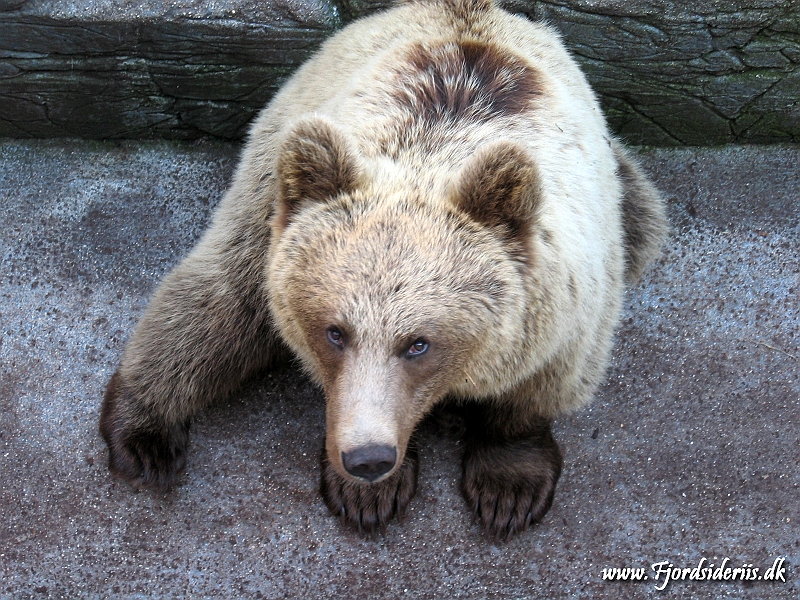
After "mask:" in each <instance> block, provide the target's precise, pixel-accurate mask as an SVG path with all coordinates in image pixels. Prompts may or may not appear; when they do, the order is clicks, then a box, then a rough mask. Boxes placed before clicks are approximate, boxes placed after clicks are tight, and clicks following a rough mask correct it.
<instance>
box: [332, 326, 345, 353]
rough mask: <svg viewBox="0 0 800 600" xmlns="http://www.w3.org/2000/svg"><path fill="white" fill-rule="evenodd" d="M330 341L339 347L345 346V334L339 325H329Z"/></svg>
mask: <svg viewBox="0 0 800 600" xmlns="http://www.w3.org/2000/svg"><path fill="white" fill-rule="evenodd" d="M328 341H329V342H330V343H331V344H333V345H334V346H336V347H337V348H344V334H343V333H342V332H341V330H339V328H337V327H333V326H331V327H328Z"/></svg>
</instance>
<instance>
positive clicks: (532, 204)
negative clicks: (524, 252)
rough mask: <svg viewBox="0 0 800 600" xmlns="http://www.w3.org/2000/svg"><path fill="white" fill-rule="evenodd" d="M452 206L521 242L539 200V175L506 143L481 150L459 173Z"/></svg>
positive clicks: (519, 151) (513, 145)
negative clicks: (500, 229)
mask: <svg viewBox="0 0 800 600" xmlns="http://www.w3.org/2000/svg"><path fill="white" fill-rule="evenodd" d="M454 191H455V198H454V203H455V205H456V206H457V207H458V208H460V209H461V210H463V211H464V212H466V213H467V214H468V215H469V216H470V217H472V218H473V219H474V220H475V221H477V222H478V223H482V224H484V225H487V226H489V227H499V228H502V229H503V230H504V231H505V233H506V235H507V237H508V238H509V239H511V240H515V241H524V239H525V238H527V236H528V235H529V234H530V229H531V226H532V225H533V223H534V221H535V220H536V212H537V209H538V206H539V199H540V197H541V191H540V180H539V172H538V170H537V169H536V165H535V164H534V163H533V161H532V160H531V158H530V156H529V155H528V153H527V152H526V151H525V150H524V149H523V148H522V146H520V145H518V144H516V143H514V142H509V141H501V142H496V143H493V144H491V145H489V146H487V147H485V148H483V149H481V150H480V151H479V152H478V153H477V154H476V155H475V156H474V157H473V158H471V159H470V160H469V162H468V163H467V165H466V166H465V167H464V169H463V171H462V172H461V176H460V180H459V182H458V183H457V185H456V187H455V190H454Z"/></svg>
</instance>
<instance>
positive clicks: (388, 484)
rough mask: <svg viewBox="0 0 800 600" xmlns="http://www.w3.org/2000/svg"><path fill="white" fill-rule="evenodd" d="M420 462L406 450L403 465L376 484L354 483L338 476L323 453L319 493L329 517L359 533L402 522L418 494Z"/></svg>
mask: <svg viewBox="0 0 800 600" xmlns="http://www.w3.org/2000/svg"><path fill="white" fill-rule="evenodd" d="M418 470H419V460H418V457H417V453H416V451H414V450H412V449H409V450H408V451H407V452H406V458H405V461H404V462H403V464H402V465H401V466H400V468H399V469H397V471H395V472H394V473H393V474H392V475H391V476H390V477H388V478H387V479H384V480H383V481H380V482H378V483H354V482H352V481H349V480H346V479H344V478H343V477H342V476H341V475H339V474H338V473H337V472H336V471H335V470H334V469H333V467H331V465H330V463H329V462H328V458H327V455H326V454H325V452H324V451H323V453H322V482H321V485H320V492H321V494H322V498H323V499H324V500H325V504H326V505H327V507H328V509H330V511H331V514H333V515H334V516H337V517H340V518H341V519H342V522H343V523H345V524H346V525H349V526H351V527H354V528H355V529H357V530H358V531H359V532H360V533H365V534H368V535H371V534H373V533H375V532H376V531H385V530H386V526H387V525H388V523H389V521H391V520H392V519H393V518H397V519H398V520H399V519H400V518H402V516H403V513H404V512H405V510H406V508H407V507H408V503H409V502H410V501H411V498H413V497H414V494H415V493H416V491H417V472H418Z"/></svg>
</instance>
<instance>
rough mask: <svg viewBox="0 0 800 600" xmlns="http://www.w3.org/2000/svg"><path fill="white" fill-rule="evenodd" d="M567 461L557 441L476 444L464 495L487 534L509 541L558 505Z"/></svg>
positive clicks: (468, 459) (469, 454)
mask: <svg viewBox="0 0 800 600" xmlns="http://www.w3.org/2000/svg"><path fill="white" fill-rule="evenodd" d="M561 464H562V457H561V451H560V450H559V448H558V444H556V442H555V441H554V440H552V438H550V440H549V441H548V443H547V445H545V446H542V445H537V444H535V443H534V442H532V441H531V440H517V441H513V442H502V443H498V444H489V443H485V442H478V443H472V444H471V445H468V446H467V449H466V452H465V454H464V463H463V474H462V479H461V493H462V494H463V495H464V498H465V499H466V501H467V504H468V506H469V507H470V509H471V510H472V512H473V513H474V514H475V517H476V518H477V520H478V522H479V523H480V525H481V527H482V528H483V530H484V532H485V533H486V534H487V535H488V536H489V537H491V538H493V539H495V540H508V539H510V538H511V537H512V536H513V535H515V534H516V533H519V532H521V531H524V530H526V529H527V528H528V527H529V526H530V525H531V524H532V523H536V522H537V521H540V520H541V519H542V517H544V515H545V513H546V512H547V511H548V510H550V506H551V505H552V504H553V495H554V494H555V491H556V483H557V482H558V478H559V476H560V475H561Z"/></svg>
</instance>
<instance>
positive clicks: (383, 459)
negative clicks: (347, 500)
mask: <svg viewBox="0 0 800 600" xmlns="http://www.w3.org/2000/svg"><path fill="white" fill-rule="evenodd" d="M395 462H397V447H396V446H387V445H382V444H370V445H368V446H362V447H360V448H356V449H354V450H351V451H350V452H342V465H343V466H344V468H345V471H347V472H348V473H350V475H352V476H353V477H358V478H359V479H366V480H367V481H370V482H371V481H375V480H376V479H378V478H380V477H382V476H383V475H386V473H388V472H389V471H391V470H392V469H393V468H394V465H395Z"/></svg>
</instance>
